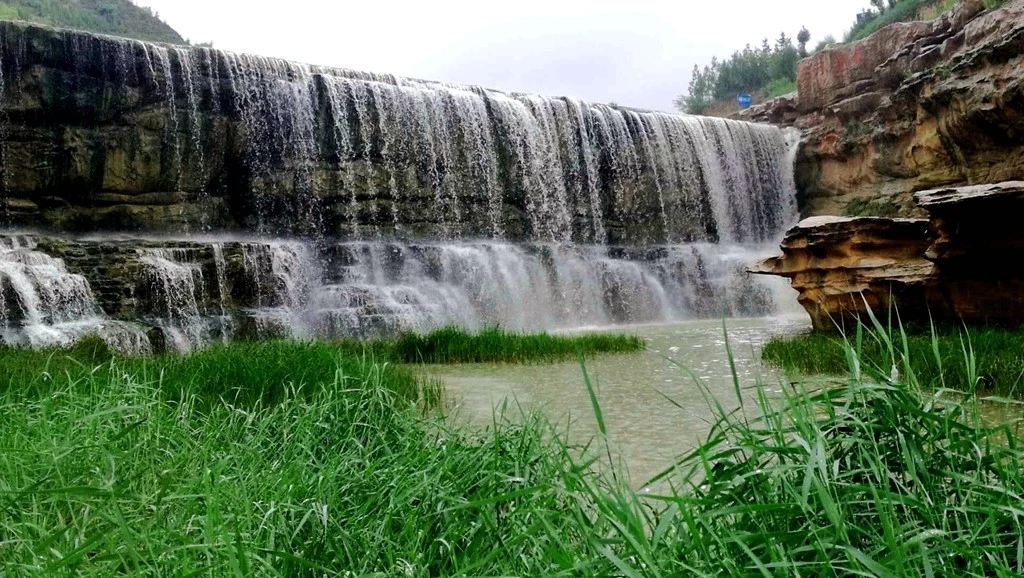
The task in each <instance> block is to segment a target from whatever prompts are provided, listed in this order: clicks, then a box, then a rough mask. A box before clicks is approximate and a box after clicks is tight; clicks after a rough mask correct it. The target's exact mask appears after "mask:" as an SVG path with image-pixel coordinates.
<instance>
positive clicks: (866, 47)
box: [792, 0, 1024, 216]
mask: <svg viewBox="0 0 1024 578" xmlns="http://www.w3.org/2000/svg"><path fill="white" fill-rule="evenodd" d="M1022 67H1024V0H1010V1H1008V2H1006V3H1005V4H1003V6H1002V7H1001V8H998V9H995V10H985V6H984V2H983V1H982V0H962V1H961V2H960V3H959V4H957V5H956V6H955V7H954V9H953V10H952V11H950V12H947V13H945V14H943V15H942V16H940V17H939V18H938V19H936V20H934V21H930V22H909V23H900V24H893V25H890V26H888V27H886V28H883V29H881V30H880V31H878V32H877V33H875V34H873V35H872V36H870V37H869V38H866V39H864V40H861V41H859V42H855V43H852V44H848V45H842V46H836V47H833V48H830V49H827V50H824V51H822V52H820V53H817V54H815V55H813V56H811V57H810V58H807V59H805V60H804V61H802V62H801V63H800V64H799V71H798V86H799V98H798V102H797V105H796V106H797V108H798V110H799V116H798V117H797V118H795V119H794V120H792V124H793V125H795V126H797V127H799V128H801V129H802V130H803V131H804V138H803V142H802V145H801V148H800V151H799V153H798V156H797V168H796V174H797V185H798V189H799V191H800V195H801V206H802V212H803V213H804V214H805V215H822V214H838V215H842V214H848V215H857V214H876V215H877V214H898V215H901V216H923V214H924V213H923V211H922V209H921V207H918V206H917V205H915V204H914V201H913V193H915V192H916V191H919V190H924V189H930V188H934V187H937V186H947V185H969V184H975V183H985V182H999V181H1006V180H1015V179H1021V178H1024V114H1022V113H1021V111H1022V110H1024V75H1021V73H1020V71H1021V70H1022Z"/></svg>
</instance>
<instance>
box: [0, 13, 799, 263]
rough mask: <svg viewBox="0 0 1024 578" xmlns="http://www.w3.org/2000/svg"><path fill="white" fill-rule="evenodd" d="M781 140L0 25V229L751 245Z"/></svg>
mask: <svg viewBox="0 0 1024 578" xmlns="http://www.w3.org/2000/svg"><path fill="white" fill-rule="evenodd" d="M723 151H724V152H723ZM786 151H787V144H786V142H785V140H784V138H783V136H782V134H781V132H779V131H778V129H776V128H774V127H767V126H762V125H753V124H747V123H738V122H734V121H726V120H721V119H706V118H696V117H684V116H681V115H668V114H662V113H648V112H641V111H635V110H630V109H626V108H619V107H615V108H612V107H608V106H604V105H590V104H587V103H584V102H581V101H579V100H577V99H573V98H548V97H541V96H534V95H522V94H510V93H503V92H499V91H494V90H488V89H485V88H481V87H472V86H453V85H446V84H442V83H435V82H429V81H420V80H414V79H407V78H399V77H395V76H392V75H387V74H371V73H363V72H358V71H352V70H344V69H336V68H327V67H317V66H311V65H304V64H297V63H293V62H286V61H282V60H276V59H272V58H265V57H257V56H250V55H240V54H233V53H229V52H224V51H219V50H214V49H212V48H202V47H185V46H170V45H159V44H151V43H144V42H139V41H133V40H126V39H121V38H114V37H107V36H98V35H92V34H86V33H81V32H75V31H66V30H55V29H51V28H46V27H41V26H34V25H27V24H24V23H13V22H2V23H0V170H2V173H0V208H2V209H3V211H2V212H0V226H2V225H4V224H6V225H8V226H14V227H26V226H27V227H34V228H41V229H44V230H50V231H76V232H81V231H97V230H104V231H141V232H157V231H160V232H169V233H181V232H195V231H245V232H250V233H259V234H262V235H297V236H303V237H311V238H348V239H359V238H362V239H367V238H402V239H423V238H432V239H459V238H500V239H505V240H510V241H553V242H577V243H604V242H611V243H616V244H627V245H644V244H649V243H666V242H686V241H711V242H714V241H718V240H724V241H739V242H747V241H763V240H767V239H769V238H771V237H773V236H774V235H775V234H777V233H778V232H779V231H780V230H781V228H782V227H783V226H785V224H786V222H787V220H788V219H789V218H790V212H791V211H790V207H791V206H792V201H791V198H792V190H793V185H792V178H791V175H790V174H789V171H788V167H784V166H783V163H782V162H781V161H782V159H783V158H785V154H786ZM741 213H742V214H741Z"/></svg>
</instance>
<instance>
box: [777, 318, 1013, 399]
mask: <svg viewBox="0 0 1024 578" xmlns="http://www.w3.org/2000/svg"><path fill="white" fill-rule="evenodd" d="M877 335H878V334H877V333H874V332H870V333H868V334H866V335H864V334H862V335H861V337H860V343H859V344H858V343H857V339H858V338H857V335H856V334H851V335H850V336H849V337H848V338H844V337H843V336H841V335H831V334H821V333H808V334H804V335H799V336H796V337H777V338H773V339H771V340H770V341H769V342H768V343H766V344H765V346H764V349H763V350H762V358H763V359H764V361H765V362H766V363H768V364H770V365H774V366H776V367H780V368H782V369H784V370H786V371H789V372H794V373H798V374H803V375H842V374H844V373H846V372H847V371H848V363H847V359H846V350H847V347H848V346H850V345H852V346H853V347H855V348H857V349H858V350H859V351H860V352H861V354H862V357H863V358H864V359H866V360H869V363H874V364H876V365H877V369H878V370H879V371H881V370H885V372H886V373H888V372H889V371H891V368H892V366H893V365H895V366H896V367H897V368H900V367H902V366H903V364H904V361H903V359H904V357H906V358H908V359H910V369H911V370H912V371H913V372H914V373H915V374H916V375H917V377H918V378H919V379H920V380H921V381H923V382H925V383H928V384H934V385H935V386H937V387H948V388H956V389H964V390H966V391H972V390H973V389H974V388H980V389H981V390H983V391H987V392H990V393H996V394H999V395H1006V396H1012V397H1021V396H1022V395H1024V331H1022V330H1014V329H994V328H993V329H978V330H970V331H966V330H962V329H961V330H957V329H955V328H952V329H951V328H945V329H940V330H937V331H936V332H935V334H934V335H933V334H932V333H931V332H920V333H910V334H908V335H906V343H905V344H903V343H899V344H895V345H892V344H889V343H887V342H886V341H885V340H883V339H879V338H878V337H877ZM846 341H849V342H850V343H849V344H848V343H846ZM904 347H905V348H906V353H904ZM966 347H970V349H971V351H972V352H973V355H974V358H975V362H976V366H975V368H974V371H975V372H976V375H969V374H968V372H967V367H966V366H965V365H964V364H962V363H950V362H949V360H955V359H961V358H962V357H963V355H964V349H965V348H966Z"/></svg>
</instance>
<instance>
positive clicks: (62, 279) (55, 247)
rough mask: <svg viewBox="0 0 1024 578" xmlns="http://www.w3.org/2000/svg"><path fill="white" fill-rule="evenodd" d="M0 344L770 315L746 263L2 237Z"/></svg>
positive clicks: (148, 345)
mask: <svg viewBox="0 0 1024 578" xmlns="http://www.w3.org/2000/svg"><path fill="white" fill-rule="evenodd" d="M0 247H3V249H2V252H0V288H2V291H0V298H2V299H3V301H0V305H2V307H0V312H2V313H3V317H0V336H2V338H3V340H4V341H5V342H6V343H8V344H23V345H33V346H43V345H60V344H68V343H71V342H73V341H74V340H75V339H77V338H78V337H80V336H81V335H84V334H87V333H96V334H98V335H100V336H101V337H102V338H103V339H105V340H106V341H108V342H109V343H110V344H111V345H112V346H114V347H116V348H118V349H121V350H125V351H131V352H150V351H162V350H176V351H188V350H190V349H193V348H196V347H202V346H204V345H208V344H210V343H214V342H217V341H222V340H229V339H235V338H255V337H259V338H273V337H295V338H311V337H320V338H338V337H358V338H363V337H372V336H378V335H389V334H394V333H396V332H401V331H406V330H424V329H430V328H436V327H440V326H445V325H458V326H461V327H465V328H468V329H479V328H482V327H485V326H490V325H500V326H503V327H506V328H510V329H523V330H525V329H558V328H571V327H585V326H605V325H610V324H623V323H650V322H664V321H673V320H680V319H687V318H694V317H702V316H704V317H706V316H723V315H724V316H759V315H767V314H771V313H774V312H775V310H776V306H775V301H774V299H773V296H772V291H773V286H772V285H770V284H766V281H763V280H760V279H755V278H752V277H751V276H750V275H748V274H747V273H746V271H745V269H746V267H747V266H748V265H749V263H750V261H751V260H752V259H753V258H754V256H755V255H756V254H760V253H759V252H757V251H756V250H755V249H754V248H750V247H742V246H723V245H714V244H707V243H702V244H690V245H674V246H654V247H609V246H596V245H591V246H570V245H554V244H508V243H498V242H490V241H488V242H460V243H404V242H401V243H400V242H343V243H336V244H318V243H313V242H303V241H253V240H244V241H240V240H229V239H223V240H222V239H210V240H199V241H193V240H176V241H169V240H151V239H150V240H146V239H118V238H103V237H94V238H83V239H77V240H70V239H62V238H56V237H48V236H41V235H40V236H35V235H18V236H6V237H0Z"/></svg>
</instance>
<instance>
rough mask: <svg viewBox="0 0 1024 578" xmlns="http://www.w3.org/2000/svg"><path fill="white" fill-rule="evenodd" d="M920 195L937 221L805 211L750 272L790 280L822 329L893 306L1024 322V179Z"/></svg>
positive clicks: (960, 318)
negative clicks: (775, 250)
mask: <svg viewBox="0 0 1024 578" xmlns="http://www.w3.org/2000/svg"><path fill="white" fill-rule="evenodd" d="M916 200H917V202H918V203H919V204H920V206H921V208H922V209H923V210H925V211H927V212H928V213H929V215H930V220H923V219H883V218H844V217H813V218H810V219H806V220H804V221H803V222H801V223H800V224H799V225H797V226H796V227H794V228H793V229H791V230H790V231H789V232H788V233H787V234H786V238H785V240H783V242H782V255H781V256H779V257H775V258H772V259H768V260H766V261H763V262H762V263H760V264H758V265H757V266H756V267H754V268H753V269H752V272H754V273H759V274H765V275H778V276H781V277H787V278H789V279H790V280H791V283H792V285H793V288H794V289H796V290H797V291H798V292H799V301H800V304H801V305H803V307H804V308H805V309H806V310H807V312H808V314H809V315H810V316H811V320H812V322H813V324H814V327H815V329H818V330H831V329H834V328H836V327H843V326H849V324H850V323H853V322H855V321H856V320H857V319H859V318H863V317H864V315H865V313H866V312H867V311H868V310H869V309H870V310H871V311H873V312H874V314H875V315H876V316H879V317H884V316H886V315H888V314H889V313H890V311H892V310H893V309H894V308H895V309H896V310H898V312H899V317H900V320H901V321H903V322H916V323H922V324H925V323H930V322H932V321H936V322H952V323H979V324H992V323H996V324H1004V325H1020V324H1022V323H1024V298H1022V295H1024V229H1021V228H1020V226H1019V215H1021V214H1022V213H1024V182H1020V181H1018V182H1006V183H999V184H990V185H978V186H969V187H959V188H945V189H936V190H929V191H922V192H920V193H918V194H917V195H916Z"/></svg>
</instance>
